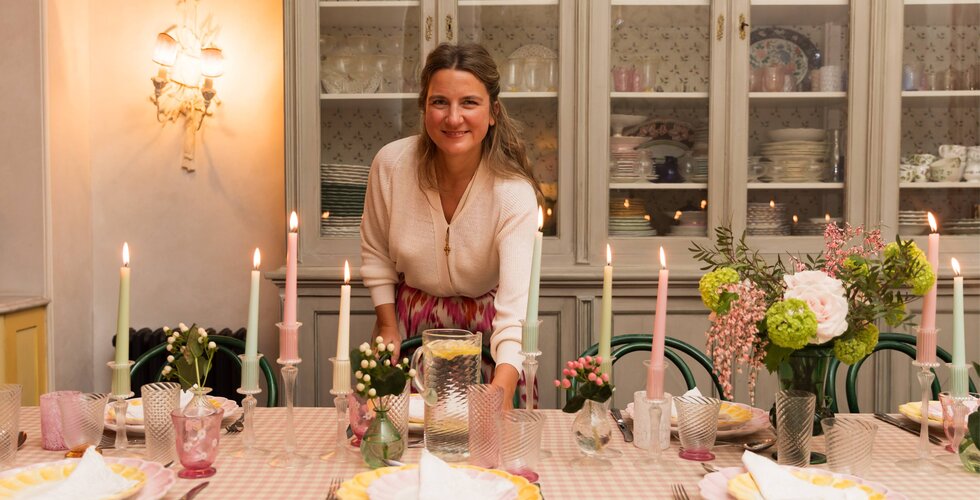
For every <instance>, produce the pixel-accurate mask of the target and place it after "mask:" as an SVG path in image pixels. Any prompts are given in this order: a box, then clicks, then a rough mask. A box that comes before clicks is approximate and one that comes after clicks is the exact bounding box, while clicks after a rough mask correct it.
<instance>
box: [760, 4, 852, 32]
mask: <svg viewBox="0 0 980 500" xmlns="http://www.w3.org/2000/svg"><path fill="white" fill-rule="evenodd" d="M848 6H849V4H848V1H847V0H795V1H787V0H769V1H763V2H759V1H758V0H755V1H753V2H752V24H753V25H755V26H794V25H802V26H821V25H823V24H824V23H828V22H835V23H840V24H846V23H847V21H848V17H849V15H850V13H849V8H848Z"/></svg>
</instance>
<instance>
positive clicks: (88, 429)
mask: <svg viewBox="0 0 980 500" xmlns="http://www.w3.org/2000/svg"><path fill="white" fill-rule="evenodd" d="M107 401H109V394H97V393H84V394H66V395H63V396H61V397H60V398H58V407H59V408H60V409H61V433H62V436H64V438H65V446H66V447H67V448H68V453H65V457H68V458H78V457H81V456H82V455H83V454H84V453H85V450H86V449H87V448H88V447H89V446H96V445H98V444H99V441H100V440H101V439H102V430H103V429H104V428H105V404H106V402H107Z"/></svg>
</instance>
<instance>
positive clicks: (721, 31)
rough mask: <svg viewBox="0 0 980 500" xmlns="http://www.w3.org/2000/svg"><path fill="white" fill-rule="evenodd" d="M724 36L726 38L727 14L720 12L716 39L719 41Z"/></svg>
mask: <svg viewBox="0 0 980 500" xmlns="http://www.w3.org/2000/svg"><path fill="white" fill-rule="evenodd" d="M722 38H725V15H724V14H719V15H718V32H717V33H716V34H715V39H716V40H718V41H721V39H722Z"/></svg>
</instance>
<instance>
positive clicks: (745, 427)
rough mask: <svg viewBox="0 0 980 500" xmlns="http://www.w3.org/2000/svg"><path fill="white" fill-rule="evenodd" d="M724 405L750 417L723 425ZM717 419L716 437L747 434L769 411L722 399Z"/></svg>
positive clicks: (758, 426) (673, 428)
mask: <svg viewBox="0 0 980 500" xmlns="http://www.w3.org/2000/svg"><path fill="white" fill-rule="evenodd" d="M679 227H680V226H676V227H674V228H673V229H672V231H673V230H676V229H678V228H679ZM695 229H697V230H698V231H699V234H703V233H704V228H703V227H695ZM726 405H727V410H728V411H729V412H732V413H734V414H738V415H740V417H739V420H741V419H742V416H741V415H743V413H742V412H743V411H745V410H746V409H747V410H748V411H750V412H751V417H749V418H747V419H745V420H741V422H740V423H733V424H728V425H724V426H723V425H722V423H721V420H722V416H721V414H722V413H723V412H725V411H726ZM624 413H627V414H628V415H629V416H630V418H633V403H629V404H627V405H626V409H625V410H624ZM718 420H719V423H718V433H717V435H716V437H718V438H719V439H721V438H733V437H740V436H748V435H750V434H754V433H756V432H758V431H761V430H763V429H765V428H767V427H769V412H768V411H766V410H763V409H760V408H753V407H751V406H749V405H745V404H742V403H729V402H727V401H724V402H722V408H721V410H720V411H719V412H718ZM729 420H731V417H730V416H729ZM670 425H671V431H672V432H674V433H677V423H676V421H675V420H674V419H671V423H670Z"/></svg>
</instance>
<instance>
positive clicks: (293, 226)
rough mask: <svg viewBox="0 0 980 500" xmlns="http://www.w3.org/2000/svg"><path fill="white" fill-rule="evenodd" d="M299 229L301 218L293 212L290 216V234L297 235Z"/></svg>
mask: <svg viewBox="0 0 980 500" xmlns="http://www.w3.org/2000/svg"><path fill="white" fill-rule="evenodd" d="M297 229H299V217H297V216H296V211H295V210H293V212H292V213H291V214H289V232H290V233H295V232H296V231H297Z"/></svg>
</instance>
